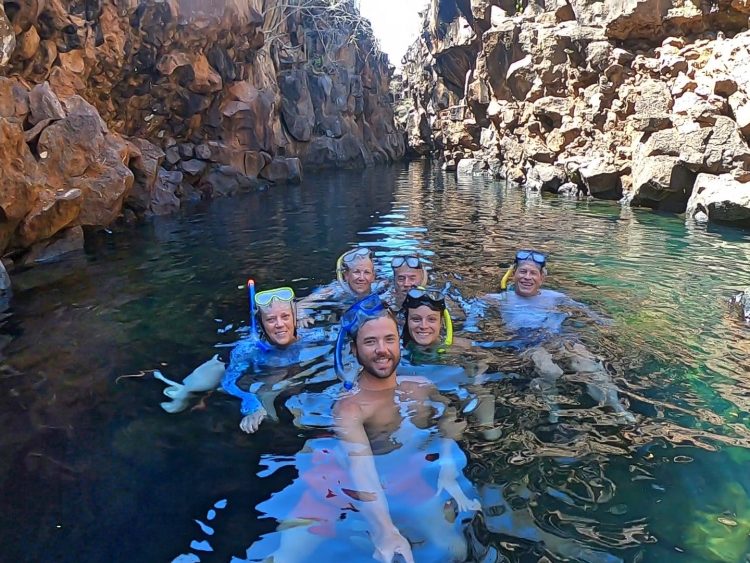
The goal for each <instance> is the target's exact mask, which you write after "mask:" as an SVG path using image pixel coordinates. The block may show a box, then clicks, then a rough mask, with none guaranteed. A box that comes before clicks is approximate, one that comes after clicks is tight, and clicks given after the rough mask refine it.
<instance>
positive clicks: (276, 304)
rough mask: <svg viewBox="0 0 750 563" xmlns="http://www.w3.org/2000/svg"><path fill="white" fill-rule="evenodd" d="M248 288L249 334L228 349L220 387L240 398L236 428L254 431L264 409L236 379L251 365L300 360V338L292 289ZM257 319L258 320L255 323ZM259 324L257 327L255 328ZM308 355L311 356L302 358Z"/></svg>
mask: <svg viewBox="0 0 750 563" xmlns="http://www.w3.org/2000/svg"><path fill="white" fill-rule="evenodd" d="M248 289H249V292H250V309H251V311H250V318H251V335H250V338H245V339H242V340H241V341H240V342H238V343H237V345H236V346H235V347H234V348H233V349H232V354H231V357H230V360H229V365H228V366H227V368H226V371H225V373H224V376H223V378H222V380H221V386H222V388H223V389H224V390H225V391H226V392H227V393H229V394H230V395H234V396H235V397H238V398H240V399H241V401H242V404H241V406H240V412H241V413H242V415H243V416H242V420H241V422H240V429H242V430H243V431H244V432H247V433H248V434H251V433H253V432H255V431H256V430H257V429H258V427H259V426H260V423H261V422H262V421H263V419H264V418H265V417H266V416H267V414H268V412H267V410H266V409H265V408H264V406H263V405H262V404H261V402H260V401H259V400H258V397H257V396H256V394H255V393H253V392H250V391H243V390H242V389H240V388H239V387H238V386H237V381H238V380H239V379H240V378H241V377H242V376H243V375H245V373H246V372H247V370H248V369H249V368H250V367H251V365H252V366H253V367H254V368H256V369H257V368H260V367H271V368H273V367H288V366H290V365H292V364H295V363H298V362H300V361H301V359H302V358H301V356H300V353H301V352H302V350H301V347H300V346H301V340H300V337H299V334H298V330H297V313H296V310H295V309H296V307H295V304H294V297H295V295H294V290H292V288H291V287H280V288H276V289H269V290H265V291H261V292H259V293H257V294H256V293H255V284H254V282H253V281H252V280H250V281H248ZM258 321H260V323H258ZM258 325H259V330H258V328H256V327H257V326H258ZM306 359H311V358H306Z"/></svg>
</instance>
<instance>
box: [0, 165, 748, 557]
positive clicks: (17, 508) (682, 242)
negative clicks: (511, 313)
mask: <svg viewBox="0 0 750 563" xmlns="http://www.w3.org/2000/svg"><path fill="white" fill-rule="evenodd" d="M749 240H750V237H748V236H747V235H746V234H743V233H742V232H740V231H736V230H732V229H728V228H722V227H714V226H712V227H708V228H705V227H694V226H685V224H683V223H682V222H681V221H680V220H679V219H678V218H674V217H668V216H662V215H659V214H655V213H651V212H643V211H637V210H631V209H629V208H620V207H619V206H616V205H613V204H609V203H603V202H571V201H566V200H558V199H556V198H547V197H544V198H542V197H538V196H528V197H527V196H525V195H524V194H523V193H522V192H521V191H518V190H516V189H512V188H505V187H503V186H502V185H501V184H498V183H493V182H486V181H484V180H481V179H479V178H474V179H465V180H461V181H459V182H456V181H455V179H453V178H452V177H451V176H450V175H443V174H441V173H439V172H437V171H433V170H426V169H424V168H423V167H422V165H421V164H419V163H416V164H413V165H411V166H409V167H395V168H387V169H377V170H375V171H368V172H363V173H360V172H337V173H329V174H325V175H320V176H315V175H311V176H310V178H309V179H308V181H307V182H306V183H305V185H303V186H302V187H300V188H297V187H276V188H273V189H271V190H269V191H268V192H265V193H260V194H250V195H246V196H242V197H238V198H234V199H231V200H221V201H217V202H214V204H213V205H212V206H210V207H198V208H195V209H193V210H191V211H189V212H186V213H185V214H184V215H182V216H179V217H173V218H159V219H155V220H153V222H151V223H149V224H147V225H145V226H143V227H141V228H140V229H138V231H137V232H136V233H135V234H134V235H129V234H124V235H119V234H115V235H112V236H110V235H102V236H101V237H100V238H97V239H96V240H93V241H90V242H89V243H88V244H87V253H86V255H85V256H78V257H73V258H71V259H70V260H68V261H66V262H65V263H63V264H59V265H50V266H48V267H44V268H37V269H35V270H31V271H29V272H27V273H25V274H21V275H18V276H16V278H15V279H14V282H15V283H16V300H15V302H14V306H13V309H12V311H11V316H10V317H9V318H6V319H4V320H3V322H4V325H3V339H2V340H0V342H2V343H4V348H3V355H4V365H3V367H2V369H1V370H0V421H2V424H3V428H4V433H3V438H2V440H3V442H2V443H3V451H2V454H3V455H2V456H0V494H2V498H3V501H4V502H3V507H4V509H3V511H2V514H0V524H2V527H1V528H0V529H2V530H3V531H2V532H0V534H2V538H1V539H2V542H3V545H4V553H5V557H7V558H8V559H9V560H18V561H21V560H57V561H103V560H108V561H135V560H142V561H151V560H171V559H173V558H174V557H176V556H177V555H178V554H180V553H186V552H187V550H189V549H192V551H193V553H194V554H197V556H198V557H199V558H200V560H201V561H228V560H230V559H231V557H233V556H239V555H241V554H244V553H245V552H246V550H247V548H248V546H250V545H251V544H253V542H254V541H256V540H257V539H258V538H260V537H261V536H263V535H264V534H269V533H271V532H272V531H273V529H274V527H275V523H274V522H273V521H272V520H271V519H260V520H259V519H258V515H259V514H258V512H256V511H255V510H254V508H253V507H256V506H258V505H259V504H260V503H262V502H263V501H266V500H267V499H268V498H269V496H270V494H271V493H272V492H274V491H283V490H284V489H285V488H286V487H288V486H289V485H290V483H292V482H293V481H294V479H295V478H296V477H297V475H296V472H295V469H294V467H293V465H291V464H292V462H293V460H295V459H296V457H297V456H298V455H299V452H301V451H303V450H302V448H303V446H304V444H305V443H306V442H308V443H313V444H314V443H316V442H315V440H319V439H322V438H321V433H325V432H328V427H329V426H330V405H331V403H332V401H333V397H335V395H336V389H337V385H338V384H335V383H333V377H332V373H331V363H332V362H331V359H330V358H325V359H323V360H318V361H315V362H312V363H310V364H309V365H306V366H304V367H303V369H302V370H300V372H298V373H297V374H296V375H297V376H298V377H296V378H295V379H294V380H293V381H292V382H291V383H290V384H288V385H282V386H281V387H282V388H281V389H279V392H280V395H279V398H278V399H277V400H276V402H275V406H276V410H277V414H278V417H279V419H280V422H279V423H268V422H267V423H264V425H263V427H262V428H261V431H260V432H259V434H258V435H257V436H254V437H247V436H245V435H243V434H241V433H240V432H239V431H238V429H237V423H238V414H237V411H238V405H237V404H236V402H234V401H233V400H232V399H231V398H229V397H225V396H223V395H222V394H219V393H213V394H210V393H209V394H206V395H205V396H201V397H198V398H196V400H195V402H194V404H193V407H194V408H193V409H192V410H187V411H185V412H184V413H182V414H180V415H175V416H169V415H166V414H165V413H163V412H162V411H161V409H160V407H159V406H158V403H159V401H161V400H163V399H162V397H161V395H160V393H161V389H162V386H161V385H160V384H159V383H158V382H156V381H152V380H145V379H144V380H139V379H125V380H121V381H120V382H119V383H117V384H115V383H114V381H115V378H116V377H117V376H120V375H123V374H134V373H138V372H140V371H141V370H144V369H153V368H159V369H161V370H162V371H163V372H164V373H165V375H167V376H169V377H171V378H173V379H177V380H180V379H181V378H182V377H183V376H184V374H187V373H188V372H190V371H191V370H192V369H193V368H194V367H195V366H196V365H198V364H200V363H202V362H203V361H205V360H206V359H207V358H209V357H211V356H212V355H213V354H214V353H216V352H219V353H221V354H226V352H227V348H226V346H227V345H229V344H231V343H232V342H233V341H235V340H236V338H238V336H239V335H238V329H239V330H242V329H243V328H244V327H245V325H246V317H247V303H246V295H245V292H244V289H238V286H243V284H244V281H245V279H246V278H247V277H248V276H252V277H254V278H255V279H256V281H257V283H258V286H259V287H260V288H263V287H273V286H277V285H282V284H287V283H289V282H290V280H295V281H294V282H292V283H291V285H292V286H293V287H294V289H295V291H297V293H298V294H299V295H305V294H307V293H309V292H310V291H311V290H312V289H313V288H315V287H317V286H319V285H322V284H326V283H329V282H330V281H331V279H332V277H333V265H334V262H335V260H336V258H337V257H338V256H339V255H340V254H341V252H343V251H344V250H346V249H347V248H349V247H350V246H351V245H353V244H361V245H366V246H368V247H371V248H373V249H374V250H375V251H376V252H377V253H378V257H377V266H378V270H379V272H380V273H381V274H384V275H387V274H389V272H390V260H391V258H392V257H393V256H396V255H399V254H404V253H407V252H414V251H418V252H419V254H420V255H421V256H423V257H426V258H427V260H428V261H429V262H430V264H431V266H432V270H433V273H432V282H433V283H435V284H437V285H441V284H442V283H445V282H446V281H450V282H451V283H452V284H453V285H454V287H455V288H456V289H457V290H460V292H461V294H462V295H463V296H464V297H465V298H467V299H470V298H472V297H474V296H477V295H482V294H485V293H488V292H494V291H496V290H497V287H498V284H499V279H500V276H501V275H502V272H503V269H504V267H505V265H507V263H508V261H509V260H510V259H511V258H512V256H513V254H514V251H515V249H516V248H518V247H534V248H538V249H541V250H543V251H545V252H547V253H549V256H550V279H549V285H550V287H552V288H554V289H559V290H563V291H565V292H566V293H567V294H569V295H570V296H571V297H572V298H574V299H576V300H578V301H581V302H584V303H587V304H589V305H590V306H591V307H592V308H593V309H595V310H597V311H599V312H601V313H603V314H604V315H606V316H608V317H610V318H612V319H613V321H614V322H613V323H612V326H601V325H598V324H596V323H592V322H588V321H587V319H582V318H574V319H573V321H574V322H573V323H571V324H570V325H569V329H570V330H574V331H576V332H577V333H578V335H579V337H580V339H581V340H582V341H583V342H585V343H586V345H587V347H589V348H590V349H592V350H594V351H596V352H598V353H599V354H601V355H603V356H604V357H606V358H607V359H608V361H609V362H610V363H611V365H612V368H613V369H614V371H615V373H616V376H615V381H616V382H617V384H618V386H619V387H620V390H621V395H622V396H623V397H627V399H628V400H629V402H630V408H631V410H632V411H633V412H635V413H637V414H638V415H639V423H638V424H637V425H635V426H622V425H618V424H617V423H616V422H617V421H616V420H615V418H614V417H613V416H612V414H611V413H610V412H607V411H606V410H602V409H600V408H598V407H597V405H595V404H594V402H593V400H592V399H591V398H590V396H589V395H588V394H587V393H586V389H585V384H584V383H583V382H581V381H576V380H575V378H569V379H568V380H566V381H565V382H563V383H561V384H560V385H559V388H558V393H559V403H560V408H561V413H562V417H561V423H560V424H558V425H550V424H549V423H548V422H547V418H546V410H545V405H544V403H543V402H542V401H541V400H540V398H539V397H538V395H536V394H534V393H533V392H530V391H529V388H528V380H529V373H528V370H527V369H526V368H525V366H524V363H523V361H522V360H520V359H519V358H518V356H517V355H516V354H515V352H513V351H512V350H482V351H476V352H471V353H467V354H466V356H465V357H464V356H462V355H461V354H457V355H456V357H454V358H451V359H450V360H449V361H447V363H451V362H456V363H462V364H465V365H467V366H473V365H482V366H484V367H483V370H484V371H485V372H486V373H488V374H491V377H489V378H487V382H485V383H483V384H481V386H480V387H479V389H481V390H482V391H484V392H486V391H492V392H493V393H494V394H495V395H496V397H497V405H496V416H497V427H498V428H497V430H498V432H497V433H496V434H495V435H494V436H495V437H496V436H497V435H498V434H499V438H497V439H496V440H488V439H487V438H486V437H485V434H483V432H482V429H481V428H479V427H477V426H475V425H474V421H473V419H472V416H471V414H470V413H471V410H472V408H471V407H470V406H469V405H470V403H471V401H472V400H473V398H475V397H476V396H477V386H476V385H475V381H474V380H473V379H472V378H471V377H469V378H467V380H466V381H463V382H459V381H452V378H451V377H448V376H445V377H442V378H441V376H440V374H439V373H436V378H437V380H438V384H439V386H440V388H441V390H442V392H443V393H444V394H446V395H448V396H451V397H452V401H453V402H454V403H455V405H456V406H458V407H463V408H466V409H467V410H466V412H467V413H468V414H467V420H468V422H469V428H468V431H467V434H466V436H465V438H464V440H463V441H462V442H461V446H462V447H463V448H464V450H465V451H466V452H467V455H468V466H467V468H466V473H467V476H468V477H469V479H470V480H471V481H472V482H473V483H474V485H475V486H476V488H477V489H478V490H479V491H480V494H481V497H482V499H483V501H484V502H485V511H486V515H485V516H484V517H481V518H477V519H476V520H475V521H474V522H473V523H472V525H471V527H470V530H469V532H470V534H469V536H470V544H472V545H473V544H477V545H481V546H485V547H483V548H481V549H480V548H476V549H474V551H473V553H480V552H482V553H484V551H482V550H483V549H486V546H492V547H493V548H494V549H496V550H498V551H500V552H501V553H502V554H503V555H504V556H505V557H507V558H508V559H509V560H511V561H527V560H534V561H536V560H537V559H538V558H539V557H541V556H542V555H546V556H547V557H548V558H549V559H551V560H560V559H562V558H568V560H581V561H614V560H616V559H614V558H619V559H622V560H626V561H636V560H640V561H654V560H659V559H663V560H666V561H690V562H692V561H696V562H697V561H737V562H740V561H744V560H745V558H746V556H747V554H748V553H750V544H748V533H750V497H749V496H748V493H749V491H750V478H748V475H747V471H746V468H747V466H748V462H749V461H750V460H749V459H748V448H749V447H750V433H749V431H748V429H749V424H748V422H749V421H748V410H749V409H748V397H749V396H750V388H749V387H748V383H747V380H746V375H747V373H748V368H749V367H750V364H749V363H748V361H749V360H748V357H750V347H749V346H748V344H747V342H748V341H750V340H749V339H748V336H750V335H749V334H748V329H747V328H745V327H743V326H742V325H741V324H740V323H738V322H736V321H735V320H734V319H732V318H730V317H729V316H728V315H727V313H726V306H725V299H726V298H728V297H729V296H730V295H732V293H733V292H734V291H736V290H739V289H740V288H742V287H743V286H746V285H750V245H748V241H749ZM494 320H496V319H493V317H492V314H489V315H488V317H487V318H486V319H485V323H484V329H485V334H484V338H486V339H495V338H497V339H501V338H504V337H505V336H506V334H505V333H504V331H503V329H502V327H500V326H499V323H497V322H493V321H494ZM227 327H231V328H230V329H229V330H225V329H226V328H227ZM457 328H458V329H460V322H459V323H458V326H457ZM471 337H472V338H476V337H477V335H474V334H472V335H471ZM40 342H41V343H43V345H40ZM162 364H166V365H162ZM470 369H474V368H470ZM180 374H182V375H180ZM443 375H445V374H443ZM459 379H460V378H459ZM269 460H276V463H278V464H279V467H278V468H276V470H274V471H267V472H265V473H263V474H262V475H261V476H258V475H257V473H258V472H259V463H260V462H261V461H264V462H268V461H269ZM260 471H261V472H263V471H262V469H261V470H260ZM32 497H33V502H32ZM217 501H225V502H226V504H225V505H224V506H223V507H219V506H214V505H215V503H217ZM210 516H211V517H210ZM208 530H211V531H212V532H213V533H212V534H209V533H208ZM203 542H206V543H203ZM123 545H127V546H128V549H127V550H124V549H122V546H123ZM207 546H210V548H211V549H212V550H213V551H210V552H209V551H205V550H204V549H202V548H206V547H207ZM187 560H188V559H186V561H187Z"/></svg>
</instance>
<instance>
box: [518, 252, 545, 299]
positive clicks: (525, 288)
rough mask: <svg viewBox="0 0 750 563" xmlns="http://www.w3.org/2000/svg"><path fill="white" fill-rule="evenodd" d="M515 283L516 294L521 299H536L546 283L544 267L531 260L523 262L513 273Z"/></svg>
mask: <svg viewBox="0 0 750 563" xmlns="http://www.w3.org/2000/svg"><path fill="white" fill-rule="evenodd" d="M513 283H514V284H515V288H516V294H518V295H520V296H521V297H534V296H535V295H537V294H538V293H539V290H540V289H541V287H542V284H543V283H544V273H543V272H542V267H541V266H539V264H537V263H536V262H532V261H530V260H528V261H526V262H521V263H520V264H518V265H517V266H516V269H515V271H514V272H513Z"/></svg>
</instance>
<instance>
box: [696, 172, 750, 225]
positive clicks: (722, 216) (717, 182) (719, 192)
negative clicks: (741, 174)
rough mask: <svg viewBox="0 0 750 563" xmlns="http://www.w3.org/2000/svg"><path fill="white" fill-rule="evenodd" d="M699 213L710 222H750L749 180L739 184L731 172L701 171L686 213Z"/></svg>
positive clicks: (742, 223) (743, 223) (745, 223)
mask: <svg viewBox="0 0 750 563" xmlns="http://www.w3.org/2000/svg"><path fill="white" fill-rule="evenodd" d="M699 213H704V214H705V215H707V216H708V218H709V220H710V221H720V222H727V223H737V224H739V225H742V226H746V225H748V224H750V183H740V182H738V181H736V180H734V179H733V178H732V176H731V175H729V174H722V175H719V176H716V175H713V174H698V177H697V178H696V180H695V185H694V186H693V193H692V195H691V196H690V200H689V201H688V205H687V210H686V211H685V216H686V217H688V218H694V217H695V216H696V215H697V214H699Z"/></svg>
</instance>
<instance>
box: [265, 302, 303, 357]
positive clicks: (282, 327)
mask: <svg viewBox="0 0 750 563" xmlns="http://www.w3.org/2000/svg"><path fill="white" fill-rule="evenodd" d="M260 322H261V323H263V330H264V331H265V333H266V336H267V337H268V340H269V341H270V342H271V344H273V345H274V346H279V347H281V348H283V347H285V346H289V345H290V344H291V343H292V342H294V341H295V340H297V337H296V336H295V334H294V326H295V318H294V309H293V308H292V304H291V303H288V302H284V301H278V300H274V301H272V302H271V304H270V305H269V306H268V307H262V308H261V309H260Z"/></svg>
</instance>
